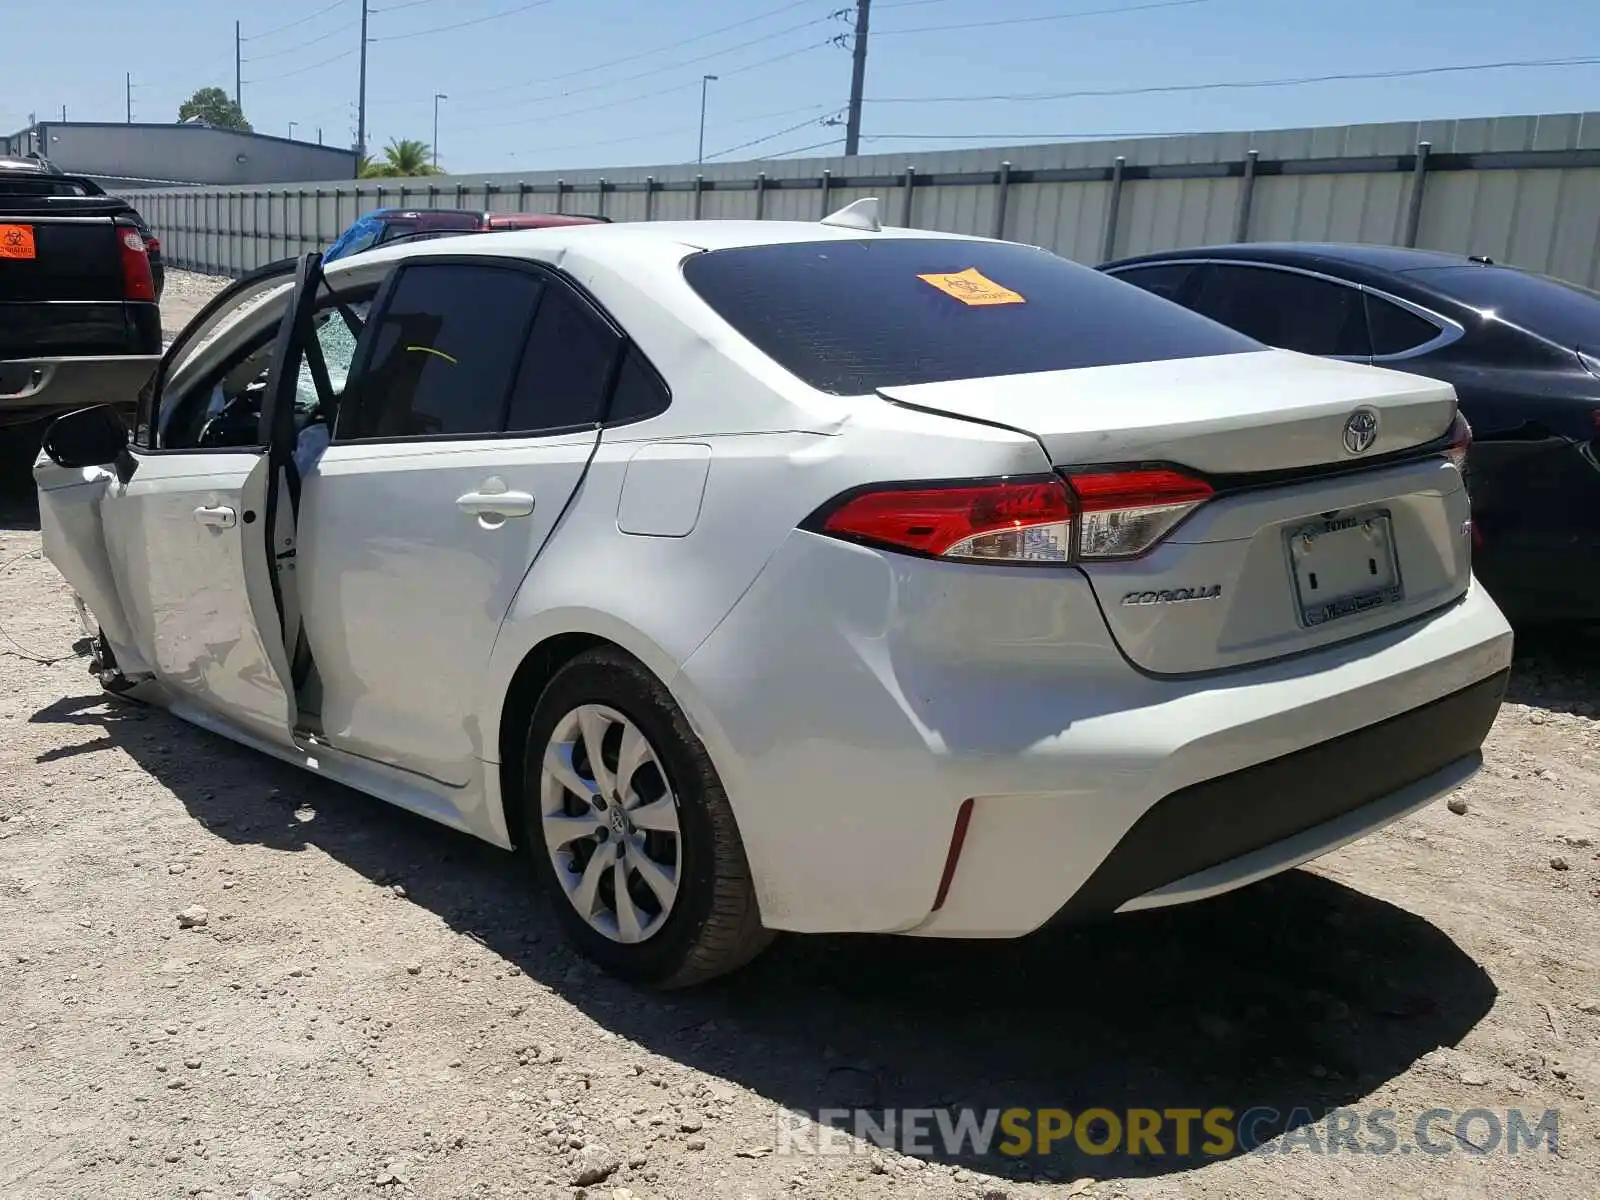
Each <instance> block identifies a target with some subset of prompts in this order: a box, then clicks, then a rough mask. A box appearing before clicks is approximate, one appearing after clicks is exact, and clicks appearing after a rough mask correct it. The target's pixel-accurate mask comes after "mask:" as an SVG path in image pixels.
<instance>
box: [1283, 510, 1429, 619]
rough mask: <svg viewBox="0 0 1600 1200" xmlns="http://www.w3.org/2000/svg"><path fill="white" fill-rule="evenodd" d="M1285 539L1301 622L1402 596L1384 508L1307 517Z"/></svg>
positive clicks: (1366, 608) (1349, 613)
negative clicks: (1326, 517)
mask: <svg viewBox="0 0 1600 1200" xmlns="http://www.w3.org/2000/svg"><path fill="white" fill-rule="evenodd" d="M1288 543H1289V569H1290V571H1291V573H1292V574H1293V575H1294V586H1295V599H1296V601H1297V602H1298V604H1299V608H1300V623H1301V624H1302V625H1305V626H1316V625H1326V624H1327V623H1328V622H1329V621H1336V620H1338V619H1339V618H1340V617H1349V616H1354V615H1355V614H1356V613H1363V612H1370V611H1371V610H1372V609H1374V608H1382V607H1383V606H1384V605H1386V604H1394V603H1396V602H1397V601H1399V599H1400V597H1401V595H1402V594H1403V593H1402V590H1401V586H1400V564H1399V561H1398V558H1397V556H1396V555H1395V549H1394V524H1393V522H1392V521H1391V520H1390V518H1389V514H1388V513H1387V512H1369V513H1358V514H1356V515H1353V516H1348V517H1336V518H1332V519H1329V520H1322V521H1313V522H1310V523H1309V524H1305V525H1301V526H1299V527H1298V528H1296V529H1293V530H1291V531H1290V532H1289V535H1288Z"/></svg>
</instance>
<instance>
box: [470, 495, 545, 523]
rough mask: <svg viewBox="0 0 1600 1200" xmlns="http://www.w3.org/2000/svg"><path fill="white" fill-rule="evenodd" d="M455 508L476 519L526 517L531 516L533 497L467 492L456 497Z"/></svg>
mask: <svg viewBox="0 0 1600 1200" xmlns="http://www.w3.org/2000/svg"><path fill="white" fill-rule="evenodd" d="M456 507H457V508H459V509H460V510H461V511H462V512H464V513H471V514H472V515H473V516H477V517H483V516H492V517H527V516H532V515H533V497H532V496H531V495H529V494H528V493H527V492H468V493H466V494H465V495H463V496H457V497H456Z"/></svg>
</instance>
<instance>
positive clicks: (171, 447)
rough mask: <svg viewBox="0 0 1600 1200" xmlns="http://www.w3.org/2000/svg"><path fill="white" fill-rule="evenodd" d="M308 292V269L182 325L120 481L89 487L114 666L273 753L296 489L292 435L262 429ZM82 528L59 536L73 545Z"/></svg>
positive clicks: (281, 716) (293, 373)
mask: <svg viewBox="0 0 1600 1200" xmlns="http://www.w3.org/2000/svg"><path fill="white" fill-rule="evenodd" d="M320 278H321V275H320V271H319V269H318V265H317V260H316V256H315V255H309V256H307V257H306V258H305V259H303V260H302V261H301V262H300V263H299V264H298V268H297V273H296V275H295V277H294V280H293V285H292V287H291V286H290V284H289V280H288V278H287V276H282V277H277V278H271V279H268V280H265V281H263V280H257V281H254V282H253V283H252V285H251V286H248V287H240V288H239V289H238V291H237V293H236V295H235V298H234V305H233V308H232V309H230V308H229V306H228V305H227V304H224V305H222V306H220V307H219V306H214V307H213V309H211V310H209V311H208V312H207V313H203V314H202V315H201V317H200V318H197V320H196V322H195V323H193V324H192V325H191V326H190V328H189V330H187V331H186V335H185V337H184V338H181V339H180V340H179V342H178V343H175V344H174V346H173V347H172V348H171V351H170V352H169V358H168V359H167V360H166V361H164V363H163V365H162V369H161V371H160V372H159V373H158V375H157V380H156V391H155V393H154V394H153V396H152V398H151V401H150V403H149V404H148V405H147V407H146V410H145V411H144V412H142V413H141V417H140V421H139V427H138V429H137V430H136V431H135V437H134V440H133V444H132V445H131V446H130V454H129V464H130V465H131V469H122V470H117V469H115V468H114V467H110V466H108V468H106V469H105V470H104V471H103V472H95V473H94V474H95V475H96V476H97V478H96V479H95V480H94V482H93V486H94V488H95V490H97V491H98V492H99V496H98V510H99V516H100V520H99V523H98V529H97V530H96V531H95V532H98V534H99V536H100V537H101V538H102V539H103V546H104V550H103V554H104V564H105V568H106V573H107V574H108V575H109V577H110V578H111V579H112V580H113V581H114V586H115V592H116V599H117V601H118V604H119V607H120V613H119V614H118V616H120V618H121V623H120V627H121V628H123V629H125V631H126V634H125V636H126V637H127V638H128V639H129V640H131V642H132V647H133V649H134V650H135V651H136V653H135V654H133V655H130V656H129V657H130V658H131V659H134V660H136V661H137V662H138V663H139V665H140V666H141V667H142V668H143V669H145V670H148V671H149V673H150V674H152V675H153V676H154V677H155V678H156V679H157V680H158V681H159V682H160V683H161V684H162V685H163V686H164V687H165V688H166V689H167V690H168V691H169V693H170V694H171V697H172V700H173V703H174V705H175V706H176V707H179V708H182V709H187V710H188V711H189V713H190V714H192V715H194V716H195V717H197V718H200V719H202V720H203V719H205V718H207V717H210V718H211V719H213V720H220V721H223V722H227V723H230V724H233V725H236V726H239V727H242V728H243V729H245V730H247V731H248V732H250V733H252V734H254V735H256V736H258V737H262V738H265V739H268V740H270V741H274V742H278V743H287V742H288V741H289V740H290V738H291V731H292V730H293V728H294V725H295V704H294V697H293V689H292V687H291V686H290V685H289V679H290V666H289V660H288V655H287V652H286V650H285V645H286V641H285V631H286V628H289V627H290V625H291V623H292V619H293V615H294V614H295V612H296V611H297V607H296V596H295V589H294V585H293V573H292V565H293V552H294V539H295V521H294V499H295V496H296V486H295V485H296V481H295V480H294V478H293V464H292V457H291V455H290V454H289V452H288V450H284V449H279V448H278V443H280V442H282V441H283V440H284V434H283V429H284V428H287V429H288V439H289V441H288V446H289V449H290V450H292V444H293V427H292V424H289V425H287V426H285V422H283V421H281V420H278V419H277V417H278V415H279V414H280V413H282V412H283V411H284V408H285V406H287V407H288V408H289V409H290V410H292V408H293V402H294V395H295V390H296V387H297V385H298V383H299V374H300V362H301V358H302V354H301V351H300V349H299V346H300V345H301V344H302V342H303V341H304V339H305V328H308V327H309V322H310V306H311V305H312V304H313V303H314V302H315V298H316V296H315V289H316V285H317V283H318V282H319V281H320ZM303 327H305V328H303ZM202 342H203V343H205V344H204V345H203V346H199V345H198V344H199V343H202ZM197 347H198V348H197ZM191 351H192V353H187V352H191ZM175 363H176V369H175V370H174V364H175ZM323 375H324V378H325V372H323ZM286 462H287V464H288V465H287V466H286V465H285V464H286ZM43 482H44V480H43V479H41V485H43ZM48 503H49V498H48V497H42V504H41V507H44V506H46V505H47V504H48ZM84 524H85V523H84V522H82V521H79V522H77V525H78V526H79V527H80V528H79V532H78V533H77V534H76V535H74V536H75V537H77V538H78V540H80V541H83V542H85V544H87V543H88V541H90V540H92V539H91V538H90V537H89V532H90V531H88V530H87V529H84V528H82V527H83V526H84ZM69 582H73V581H72V580H71V579H69ZM75 586H76V584H75ZM102 590H103V589H102ZM103 623H104V622H103ZM119 657H120V656H119Z"/></svg>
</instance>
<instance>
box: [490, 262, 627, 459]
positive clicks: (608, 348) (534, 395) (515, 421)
mask: <svg viewBox="0 0 1600 1200" xmlns="http://www.w3.org/2000/svg"><path fill="white" fill-rule="evenodd" d="M621 351H622V337H621V335H620V334H618V333H617V332H616V330H614V329H612V328H611V326H609V325H607V324H606V323H605V322H604V321H602V320H601V319H600V317H599V316H598V315H596V314H595V312H594V311H593V310H592V309H591V308H590V307H589V306H588V305H587V304H585V303H584V302H583V300H582V299H580V298H579V297H578V296H576V295H574V294H573V292H572V291H571V290H570V289H569V288H567V287H566V285H564V284H561V283H549V284H546V285H545V291H544V298H543V299H542V300H541V301H540V302H539V312H538V315H537V316H536V317H535V318H534V321H533V334H532V336H531V337H529V339H528V349H527V352H526V353H525V354H524V355H523V356H522V367H521V369H520V370H519V371H518V373H517V386H516V389H515V390H514V391H513V392H512V393H511V410H510V414H509V415H508V417H507V418H506V430H507V431H508V432H512V433H537V432H547V431H551V430H556V429H567V428H571V427H572V426H583V425H591V426H592V425H594V424H595V423H596V422H598V421H599V420H600V413H601V410H602V409H603V408H604V407H605V398H606V388H607V387H609V386H610V384H611V375H612V368H613V367H615V365H616V362H617V355H618V354H619V353H621Z"/></svg>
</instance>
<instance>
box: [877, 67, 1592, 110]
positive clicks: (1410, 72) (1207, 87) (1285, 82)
mask: <svg viewBox="0 0 1600 1200" xmlns="http://www.w3.org/2000/svg"><path fill="white" fill-rule="evenodd" d="M1597 63H1600V57H1587V58H1525V59H1508V60H1506V61H1504V62H1490V63H1462V64H1459V65H1456V66H1443V67H1410V68H1405V69H1402V70H1395V71H1348V72H1341V73H1338V74H1334V75H1300V76H1296V77H1293V78H1287V79H1232V80H1221V81H1218V82H1215V83H1173V84H1155V85H1152V86H1149V87H1135V88H1086V89H1081V90H1078V91H1073V92H1017V93H1014V94H1011V95H995V96H881V97H868V99H867V103H869V104H986V103H989V102H991V101H1024V100H1077V99H1080V98H1085V97H1091V96H1151V95H1157V94H1161V93H1167V92H1213V91H1225V90H1231V89H1242V88H1275V87H1299V86H1301V85H1303V84H1308V83H1338V82H1343V81H1346V80H1362V79H1406V78H1412V77H1414V76H1419V75H1445V74H1451V73H1459V72H1471V71H1498V70H1506V69H1511V68H1518V67H1590V66H1594V65H1595V64H1597Z"/></svg>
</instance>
